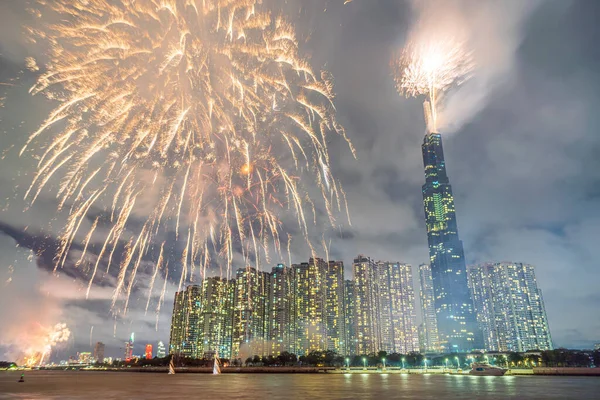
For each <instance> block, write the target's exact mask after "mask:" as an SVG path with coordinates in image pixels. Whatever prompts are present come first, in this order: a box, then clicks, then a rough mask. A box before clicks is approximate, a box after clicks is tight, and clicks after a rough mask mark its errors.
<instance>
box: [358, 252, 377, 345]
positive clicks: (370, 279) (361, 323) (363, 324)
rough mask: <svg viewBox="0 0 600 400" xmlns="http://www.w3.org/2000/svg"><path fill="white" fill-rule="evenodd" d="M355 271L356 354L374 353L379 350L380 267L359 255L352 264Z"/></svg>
mask: <svg viewBox="0 0 600 400" xmlns="http://www.w3.org/2000/svg"><path fill="white" fill-rule="evenodd" d="M352 270H353V273H354V295H355V315H354V319H355V321H354V326H355V335H356V348H355V350H354V352H355V354H373V353H377V352H378V351H379V344H380V342H381V340H380V330H379V324H378V322H379V304H380V302H379V298H378V292H379V287H378V268H377V264H375V262H374V261H373V260H372V259H371V258H369V257H366V256H363V255H359V256H358V257H357V258H355V259H354V263H353V264H352Z"/></svg>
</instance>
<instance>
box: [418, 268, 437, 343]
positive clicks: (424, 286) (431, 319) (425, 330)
mask: <svg viewBox="0 0 600 400" xmlns="http://www.w3.org/2000/svg"><path fill="white" fill-rule="evenodd" d="M419 283H420V287H421V290H420V296H419V298H420V300H421V301H420V303H421V320H422V323H421V327H420V329H421V332H420V338H421V341H420V344H419V346H420V350H421V352H422V353H437V352H439V351H440V343H439V337H438V328H437V317H436V314H435V295H434V292H433V280H432V278H431V268H430V267H429V265H427V264H422V265H419Z"/></svg>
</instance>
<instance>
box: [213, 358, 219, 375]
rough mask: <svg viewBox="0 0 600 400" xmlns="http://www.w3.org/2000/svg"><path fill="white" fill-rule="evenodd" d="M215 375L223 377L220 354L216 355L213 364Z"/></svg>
mask: <svg viewBox="0 0 600 400" xmlns="http://www.w3.org/2000/svg"><path fill="white" fill-rule="evenodd" d="M213 375H221V361H220V360H219V353H215V363H214V364H213Z"/></svg>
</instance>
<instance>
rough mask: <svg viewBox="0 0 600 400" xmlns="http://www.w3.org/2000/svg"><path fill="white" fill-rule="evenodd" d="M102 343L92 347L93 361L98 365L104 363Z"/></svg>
mask: <svg viewBox="0 0 600 400" xmlns="http://www.w3.org/2000/svg"><path fill="white" fill-rule="evenodd" d="M104 347H105V346H104V343H102V342H98V343H96V345H95V346H94V360H95V361H96V362H97V363H98V364H102V363H103V362H104Z"/></svg>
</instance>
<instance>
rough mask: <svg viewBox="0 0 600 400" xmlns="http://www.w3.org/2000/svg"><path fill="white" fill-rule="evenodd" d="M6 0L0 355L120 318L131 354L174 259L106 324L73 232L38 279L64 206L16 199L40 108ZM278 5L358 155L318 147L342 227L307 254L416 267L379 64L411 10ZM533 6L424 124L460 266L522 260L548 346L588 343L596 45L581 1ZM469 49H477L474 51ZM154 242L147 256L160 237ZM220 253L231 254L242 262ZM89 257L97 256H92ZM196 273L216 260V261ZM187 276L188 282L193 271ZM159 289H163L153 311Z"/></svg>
mask: <svg viewBox="0 0 600 400" xmlns="http://www.w3.org/2000/svg"><path fill="white" fill-rule="evenodd" d="M9 3H11V4H2V5H0V21H2V22H3V23H2V24H0V33H2V34H1V35H0V54H1V56H0V82H8V81H9V80H10V79H12V78H13V77H14V76H19V80H20V81H19V82H18V85H17V86H15V87H12V86H10V87H2V89H3V92H4V91H6V94H2V95H0V97H2V98H5V99H3V100H2V102H3V103H4V107H3V108H1V109H0V120H1V123H0V127H1V129H0V131H5V132H6V133H5V134H3V135H2V136H1V137H0V149H1V150H2V160H0V184H1V186H0V187H2V188H3V189H4V188H7V191H6V194H5V192H4V191H3V192H2V194H3V196H2V203H1V204H0V210H2V211H1V212H0V263H1V264H0V267H1V268H2V269H1V270H0V274H1V275H0V278H1V279H0V282H7V281H10V284H7V285H6V286H5V289H6V290H4V293H3V294H2V295H0V301H2V302H3V304H4V302H7V304H14V306H13V307H7V309H5V310H2V312H1V313H0V317H2V318H3V319H5V320H9V321H14V324H15V328H13V329H11V330H10V331H6V332H3V333H2V336H1V337H0V358H2V357H1V356H2V355H3V354H6V357H8V356H9V351H8V347H9V346H11V345H12V344H14V343H17V344H18V337H19V334H21V332H23V331H27V332H33V329H34V328H35V327H36V326H38V325H37V324H39V325H41V326H44V327H45V326H53V325H54V324H56V323H57V322H62V321H63V320H64V322H66V323H67V324H68V326H69V329H70V330H71V331H72V337H71V338H70V339H69V341H68V342H66V343H65V348H64V349H63V350H58V351H59V352H61V354H62V352H64V353H66V354H74V353H76V352H89V351H91V350H92V348H93V346H92V344H93V343H96V342H98V341H102V342H103V343H105V345H106V355H107V356H113V357H121V356H122V355H123V353H124V350H125V349H124V343H125V340H126V339H127V338H128V337H129V334H130V332H132V331H133V332H136V343H135V351H136V352H138V353H140V354H141V353H142V350H143V348H142V346H143V345H145V344H146V343H153V344H154V345H156V343H157V342H158V341H159V340H162V341H163V342H167V341H168V336H169V321H170V313H171V310H170V309H169V308H170V305H171V304H172V301H173V296H174V293H175V292H176V291H177V289H178V287H179V283H180V282H179V280H178V277H179V273H180V270H181V267H180V266H178V264H177V263H178V262H179V261H180V260H181V257H175V256H170V255H168V257H167V258H166V259H165V260H166V261H168V262H169V268H170V271H169V278H170V280H169V282H168V283H167V284H166V285H164V286H163V281H162V279H161V278H162V275H159V276H158V277H157V279H156V280H155V282H154V283H155V286H154V292H152V295H151V301H150V302H149V303H150V304H149V305H148V304H147V295H148V292H149V287H148V286H149V282H150V281H151V279H152V275H151V274H148V273H147V270H145V269H144V267H148V269H149V267H150V264H151V262H150V261H149V260H143V263H142V267H141V268H140V271H139V273H140V275H139V278H140V279H142V280H143V281H144V283H143V284H140V285H139V286H137V285H136V286H134V287H133V288H132V291H133V292H134V296H132V301H131V303H130V304H129V308H128V312H127V315H126V316H125V318H121V316H119V318H117V319H116V320H115V318H114V316H113V315H111V314H110V312H109V310H110V306H111V297H112V294H113V293H114V289H115V285H114V282H113V281H112V280H111V279H112V278H113V277H112V276H108V277H106V280H104V281H103V282H101V284H93V285H92V286H91V288H90V292H89V298H88V299H86V292H87V289H88V286H87V285H88V279H87V275H86V272H85V271H84V270H82V269H78V268H76V267H75V265H76V263H77V261H78V259H79V257H78V256H79V255H80V252H81V247H80V245H77V246H75V247H74V248H73V249H72V251H71V252H70V254H69V257H68V259H67V261H66V263H65V266H64V268H62V269H59V270H58V271H57V272H58V275H57V276H53V275H52V272H53V271H54V263H53V259H54V252H53V250H56V249H57V248H59V246H60V244H59V242H58V239H57V236H58V234H59V232H60V230H61V227H62V226H64V223H65V219H64V215H57V214H56V208H57V204H56V200H55V196H53V194H52V193H46V192H42V193H41V194H40V201H39V202H38V204H37V205H35V206H34V207H32V208H30V209H28V208H27V204H26V203H25V202H23V201H22V200H21V199H22V198H23V197H24V194H25V193H24V192H25V191H26V190H27V187H28V185H29V183H31V180H32V178H33V176H34V173H35V165H36V161H35V160H33V159H32V158H31V157H29V156H28V155H25V156H24V157H21V158H19V157H18V150H19V149H20V148H21V147H22V145H23V144H24V142H25V140H26V138H27V136H28V135H29V134H30V133H31V132H34V131H35V130H36V129H37V128H39V125H40V123H41V121H42V120H43V117H44V115H47V108H48V105H47V104H46V101H47V100H45V99H43V98H38V97H36V98H30V96H28V95H27V94H26V92H27V89H28V88H29V87H30V86H31V84H32V83H33V73H30V72H25V73H23V74H19V71H20V70H22V69H24V59H25V58H27V57H28V56H36V57H37V56H38V54H37V53H36V51H37V49H35V48H34V49H32V48H30V47H28V45H27V44H26V43H24V42H23V40H21V39H20V35H21V28H22V26H27V25H28V24H29V23H31V18H30V17H29V16H28V15H27V13H26V12H25V10H24V8H23V7H22V5H20V4H17V3H19V2H9ZM279 3H280V2H279ZM288 3H290V4H288V5H287V6H282V7H285V10H283V11H284V12H286V13H289V15H290V16H291V17H290V18H291V19H293V22H294V23H295V25H296V27H297V28H296V30H297V31H298V35H299V41H300V43H301V48H302V50H303V51H302V52H303V53H310V54H311V55H312V62H311V64H312V65H313V67H314V68H315V70H317V71H318V70H320V69H322V68H324V69H327V70H329V71H330V72H331V74H332V75H333V77H334V79H335V87H334V90H335V92H336V93H337V97H336V99H335V101H334V103H335V106H336V108H337V110H338V117H339V119H340V121H341V123H342V124H343V125H344V127H345V128H346V130H347V134H348V136H349V138H350V139H351V141H352V142H353V144H354V146H355V147H356V149H357V156H358V160H354V159H353V157H352V155H351V154H348V152H347V148H345V147H343V143H340V142H338V141H337V140H332V142H331V143H328V145H329V146H330V153H331V168H332V170H333V172H334V175H335V176H336V177H337V178H338V179H339V180H340V181H341V182H342V184H343V187H344V189H345V191H346V195H347V200H348V206H349V209H350V219H351V225H350V224H346V223H342V222H343V221H344V216H340V218H339V222H340V224H341V228H340V229H339V230H336V231H330V230H326V229H323V232H318V233H317V234H314V235H313V236H312V237H311V239H312V240H313V241H314V242H315V243H318V244H319V247H323V246H321V245H320V243H321V242H324V243H326V244H327V247H328V251H329V257H327V255H326V254H325V251H323V250H321V248H318V249H317V251H316V253H317V256H320V257H323V258H329V259H334V260H340V261H343V263H344V268H345V274H346V276H348V274H349V273H350V272H351V270H352V261H353V257H355V255H356V254H358V253H364V254H366V255H369V256H371V257H375V260H374V261H375V262H377V261H378V260H397V261H399V262H401V263H406V264H410V265H412V266H413V271H412V273H413V275H414V276H415V277H416V276H417V275H418V274H419V271H418V269H417V268H418V267H417V266H418V265H420V264H422V263H427V264H429V261H428V244H427V236H426V233H425V229H424V226H425V225H424V224H425V220H424V218H423V204H422V198H421V193H420V187H421V185H422V184H423V166H422V160H421V156H422V154H421V151H420V145H421V143H422V140H423V133H424V121H423V116H422V104H421V103H422V101H420V100H419V99H403V98H400V97H398V96H397V94H396V91H395V89H394V83H393V78H392V77H391V76H390V75H391V74H390V70H389V63H390V55H391V54H392V53H394V52H396V51H398V49H401V48H402V47H403V45H404V44H405V39H406V36H407V32H408V31H409V29H410V25H411V21H412V20H413V19H414V18H413V17H414V16H413V15H412V14H411V9H410V7H409V5H408V4H404V3H403V2H397V3H398V4H392V2H383V1H381V2H379V1H378V2H365V1H361V2H359V1H353V2H352V3H351V4H348V5H347V6H343V5H342V4H340V5H338V4H335V2H328V6H327V7H326V8H327V11H325V12H324V10H323V6H322V4H313V3H311V2H299V0H293V1H290V2H288ZM339 3H342V2H339ZM366 3H369V4H366ZM548 3H550V4H548ZM548 3H544V4H542V5H539V6H538V7H533V6H532V8H531V9H528V10H523V9H522V8H520V7H517V6H514V5H513V6H514V7H513V8H514V9H513V8H511V17H509V18H508V20H509V21H510V23H509V24H507V25H506V26H508V27H510V29H508V30H510V32H512V33H514V35H513V34H510V35H509V34H507V32H506V31H504V30H502V29H500V32H501V33H502V34H503V36H502V37H501V40H499V42H493V43H489V46H486V47H487V48H489V52H487V51H484V53H485V55H488V56H489V55H490V54H494V55H497V58H492V57H488V59H489V60H491V59H494V60H495V61H496V62H495V67H496V68H497V69H493V68H492V67H493V66H490V65H489V64H486V69H485V70H484V71H479V72H484V73H487V74H481V75H479V76H485V80H484V82H481V81H478V83H481V84H482V87H485V88H486V90H485V93H483V96H482V97H477V96H475V97H474V98H470V97H468V100H469V101H467V100H465V101H460V100H463V99H465V97H462V98H461V97H460V92H461V90H463V87H461V88H458V90H457V91H458V92H459V93H458V94H457V96H458V97H456V96H450V97H451V98H454V99H455V100H456V101H455V102H451V103H449V104H450V105H449V111H454V112H456V113H458V114H460V113H461V107H460V106H461V105H463V106H464V107H468V108H469V109H471V108H472V103H473V102H475V103H477V107H475V108H477V112H474V113H471V114H470V115H469V116H468V117H467V118H463V119H462V120H461V121H460V122H459V123H457V126H454V127H444V128H442V129H441V132H442V135H443V140H444V147H445V149H444V150H445V156H446V161H447V169H448V175H450V176H451V179H452V184H453V194H454V197H455V200H456V214H457V218H458V219H459V220H460V221H459V228H460V234H461V239H462V240H463V242H464V252H465V259H466V260H465V261H466V264H467V265H481V264H483V263H486V262H493V263H498V262H502V261H503V260H509V261H517V262H522V263H527V264H530V265H534V266H535V267H536V278H537V281H538V284H539V287H541V288H542V289H543V295H544V300H545V302H546V313H547V315H548V321H549V324H550V327H551V329H552V339H553V342H554V344H555V346H566V347H591V346H593V344H594V343H597V342H598V340H599V339H598V338H597V337H596V335H597V333H596V332H598V329H599V327H598V326H597V323H596V322H595V321H591V320H590V318H589V315H593V313H594V312H595V310H596V308H597V305H598V304H599V299H598V297H597V293H596V291H595V286H594V285H593V282H595V281H597V271H596V268H595V265H596V262H595V259H594V257H593V254H594V249H595V247H594V244H593V240H592V239H593V238H594V237H595V235H596V232H597V231H598V227H599V226H600V223H599V221H600V215H599V214H598V212H597V210H596V208H595V207H594V204H595V202H596V201H597V193H596V190H595V187H596V182H597V181H598V180H599V179H600V177H599V176H598V173H597V171H598V168H596V165H597V161H596V157H595V154H594V151H593V149H594V148H595V146H597V144H598V138H597V135H596V132H597V126H598V125H597V122H596V118H595V113H594V112H593V110H594V109H595V108H597V107H596V106H597V102H596V98H595V95H594V93H597V90H596V87H597V86H598V84H599V83H598V80H597V79H595V77H594V73H593V71H596V70H597V68H596V67H597V63H598V60H599V59H600V57H598V55H597V54H596V53H594V52H593V51H592V52H590V51H584V49H587V48H593V46H591V45H590V43H591V42H590V37H589V36H590V35H588V34H587V33H588V32H587V31H586V30H589V29H593V26H594V24H593V23H592V22H591V21H589V20H588V18H589V15H594V12H593V11H594V10H593V9H594V8H595V6H594V5H593V4H590V5H586V6H584V5H577V6H574V5H564V6H561V5H560V4H556V3H553V2H548ZM558 3H560V2H558ZM299 4H302V6H303V8H302V13H301V14H300V15H299V14H298V9H299V8H300V7H299ZM488 11H489V10H488ZM373 21H377V22H373ZM484 25H485V24H484ZM488 25H489V24H488ZM553 26H559V28H557V31H553V30H551V29H550V27H553ZM469 27H470V25H469ZM494 27H495V28H498V27H497V25H496V24H491V28H490V27H488V26H487V25H486V27H485V28H483V27H481V26H480V27H479V28H480V29H488V28H489V29H494ZM486 32H488V31H486ZM480 37H489V36H486V35H484V34H482V35H480ZM500 42H501V43H500ZM571 43H582V46H581V48H580V47H577V46H575V47H573V46H571V45H570V44H571ZM481 51H482V50H481V49H480V48H477V50H476V53H477V54H476V55H481V53H480V52H481ZM557 55H558V57H557ZM40 65H41V63H40ZM499 70H500V71H499ZM490 71H491V72H490ZM588 88H589V89H588ZM4 89H6V90H4ZM464 89H465V90H466V89H469V87H464ZM463 94H464V93H463ZM461 116H462V114H461ZM25 209H27V212H23V210H25ZM319 211H321V210H319ZM94 212H95V211H94ZM137 217H138V218H139V219H140V220H143V218H145V217H147V215H145V214H144V213H143V212H140V213H139V215H137ZM319 222H321V221H319ZM86 224H87V222H86ZM84 225H85V224H84ZM105 228H106V226H103V225H102V224H99V226H98V229H99V230H103V229H105ZM290 233H291V234H292V235H298V232H290ZM183 236H184V235H182V234H180V235H179V238H178V239H175V237H176V235H175V232H172V233H169V234H168V235H165V240H169V241H171V242H177V243H181V242H185V238H183V239H182V237H183ZM298 236H301V235H298ZM81 239H82V238H81V237H79V238H78V240H79V242H78V243H81V241H82V240H81ZM93 239H94V242H96V241H98V242H99V239H98V238H96V237H94V238H93ZM96 239H98V240H96ZM301 241H302V240H298V241H296V242H293V243H292V247H291V252H292V255H291V259H292V262H291V263H290V262H289V261H288V260H287V259H286V258H287V255H286V257H284V259H283V260H281V259H279V258H278V257H273V258H272V260H271V261H270V262H267V260H264V259H263V260H261V261H262V263H263V266H262V269H263V270H265V271H267V272H269V271H271V269H272V268H273V267H275V266H276V265H278V264H279V263H283V264H285V265H288V264H293V263H294V262H301V261H306V260H307V259H308V258H309V257H308V256H307V255H309V254H311V252H310V251H309V250H307V249H305V248H302V245H301V244H300V242H301ZM17 244H18V246H19V247H18V248H17V247H16V245H17ZM155 247H156V250H157V253H158V249H159V247H160V243H158V244H157V245H156V246H155ZM273 255H274V253H273V254H271V256H273ZM237 262H238V264H236V267H237V266H241V265H239V260H237ZM100 267H101V269H102V271H104V270H106V265H104V264H101V266H100ZM116 271H117V268H114V269H112V272H116ZM212 273H214V274H216V275H221V274H222V272H221V270H220V268H219V266H217V265H213V266H212V272H211V274H212ZM195 274H196V276H195V279H196V282H197V281H198V269H196V270H195ZM223 275H224V274H223ZM163 287H165V288H166V294H165V296H164V298H163V299H162V303H161V304H163V306H162V307H161V308H160V310H158V311H157V303H158V302H159V300H160V296H159V294H160V292H161V290H162V288H163ZM417 288H418V286H415V298H417V297H419V295H417V292H419V291H418V289H417ZM22 293H28V297H27V298H24V296H23V295H22ZM49 293H50V295H49ZM15 298H17V299H19V301H17V302H15V301H14V299H15ZM9 302H10V303H9ZM284 320H285V319H284ZM332 323H333V321H332ZM138 337H139V339H138ZM138 346H140V349H138Z"/></svg>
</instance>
